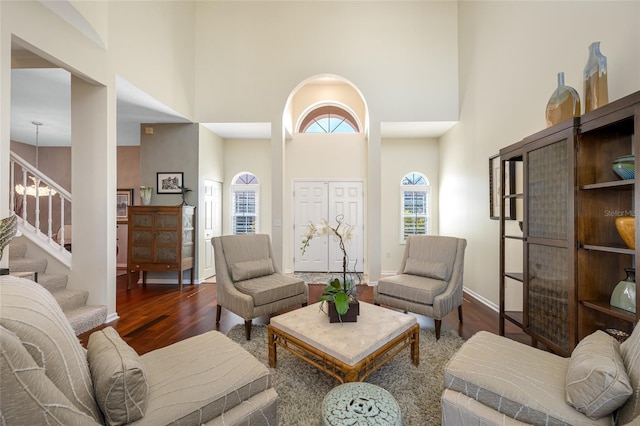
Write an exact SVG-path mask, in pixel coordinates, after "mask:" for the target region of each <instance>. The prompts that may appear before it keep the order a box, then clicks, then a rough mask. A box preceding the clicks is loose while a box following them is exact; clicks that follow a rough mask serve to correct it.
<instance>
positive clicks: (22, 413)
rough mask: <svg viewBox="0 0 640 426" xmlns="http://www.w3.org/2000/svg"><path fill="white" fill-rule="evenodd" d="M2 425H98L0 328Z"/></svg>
mask: <svg viewBox="0 0 640 426" xmlns="http://www.w3.org/2000/svg"><path fill="white" fill-rule="evenodd" d="M0 348H2V350H0V371H1V374H0V383H2V392H0V405H1V406H2V415H1V416H0V417H1V418H2V423H3V424H7V425H10V424H14V425H31V424H37V423H41V424H64V425H97V424H98V423H96V421H95V419H94V418H93V417H92V416H90V415H88V414H86V413H84V412H82V411H80V410H78V409H77V408H76V407H75V406H74V404H72V403H71V401H70V400H69V398H67V396H66V395H65V394H64V393H63V392H62V391H61V390H60V389H58V388H57V387H56V385H55V384H54V383H53V382H52V381H51V380H49V378H48V377H47V375H46V374H45V369H44V368H41V367H40V366H38V364H37V363H36V362H35V360H34V359H33V358H32V357H31V354H29V352H28V351H27V349H25V347H24V346H23V342H22V341H21V340H20V338H19V337H18V336H16V334H15V333H13V332H11V331H9V330H7V329H6V328H4V327H2V326H0Z"/></svg>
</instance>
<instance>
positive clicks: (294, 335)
mask: <svg viewBox="0 0 640 426" xmlns="http://www.w3.org/2000/svg"><path fill="white" fill-rule="evenodd" d="M268 336H269V366H270V367H272V368H276V366H277V362H278V355H277V347H278V346H280V347H282V348H284V349H286V350H288V351H289V352H291V353H293V354H294V355H296V356H297V357H299V358H301V359H302V360H304V361H306V362H308V363H309V364H311V365H313V366H315V367H317V368H318V369H320V370H321V371H324V372H325V373H327V374H329V375H331V376H333V377H335V378H336V379H338V380H339V381H340V383H345V382H360V381H363V380H364V379H366V378H367V377H368V376H369V375H370V374H371V373H373V372H374V371H376V370H377V369H378V368H380V367H381V366H382V365H384V364H385V363H387V362H388V361H389V360H390V359H391V358H393V357H394V356H396V355H397V354H398V353H400V352H401V351H402V350H403V349H405V348H407V347H410V348H411V359H412V361H413V364H414V365H415V366H418V364H419V363H420V354H419V348H420V340H419V339H420V326H419V325H418V323H417V321H416V318H415V317H413V316H411V315H407V314H404V313H402V312H398V311H394V310H391V309H387V308H381V307H379V306H376V305H373V304H370V303H365V302H360V316H359V317H358V321H357V322H349V323H329V317H328V316H327V314H325V313H324V312H322V311H320V304H318V303H315V304H313V305H308V306H306V307H304V308H301V309H296V310H294V311H290V312H287V313H285V314H282V315H278V316H275V317H273V318H271V320H270V324H269V327H268Z"/></svg>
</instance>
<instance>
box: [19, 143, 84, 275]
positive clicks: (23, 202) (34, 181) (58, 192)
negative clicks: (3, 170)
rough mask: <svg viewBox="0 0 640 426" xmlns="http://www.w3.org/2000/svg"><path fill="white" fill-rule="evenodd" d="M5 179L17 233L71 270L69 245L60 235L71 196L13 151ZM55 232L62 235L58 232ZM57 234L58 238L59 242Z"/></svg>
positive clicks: (69, 210)
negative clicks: (7, 177)
mask: <svg viewBox="0 0 640 426" xmlns="http://www.w3.org/2000/svg"><path fill="white" fill-rule="evenodd" d="M9 176H10V178H9V181H10V185H11V186H10V189H9V194H10V200H9V207H10V209H11V211H13V212H15V213H16V215H17V216H18V226H19V229H20V232H22V233H23V235H25V236H26V237H27V238H29V239H30V240H32V241H34V242H36V243H37V244H38V245H39V246H40V247H42V248H43V249H44V250H46V251H47V252H48V253H50V254H51V255H53V256H54V257H56V258H57V259H58V260H60V261H61V262H63V263H64V264H66V265H67V266H71V251H70V243H71V241H65V235H64V234H65V233H64V225H65V214H70V213H71V194H70V193H69V192H68V191H67V190H66V189H64V188H63V187H62V186H60V185H59V184H57V183H56V182H55V181H54V180H53V179H51V178H49V177H48V176H47V175H45V174H44V173H42V172H41V171H40V170H38V169H37V168H36V167H34V166H33V165H32V164H30V163H29V162H28V161H26V160H25V159H24V158H22V157H20V156H19V155H18V154H16V153H14V152H13V151H11V153H10V175H9ZM32 205H33V207H31V206H32ZM42 205H44V207H45V209H46V214H44V215H43V214H41V213H42V209H41V207H42ZM54 205H56V209H55V210H54ZM57 205H59V207H58V206H57ZM56 213H58V214H56ZM41 219H44V222H45V223H42V220H41ZM59 229H62V230H63V232H58V230H59ZM57 234H60V238H59V239H58V238H57Z"/></svg>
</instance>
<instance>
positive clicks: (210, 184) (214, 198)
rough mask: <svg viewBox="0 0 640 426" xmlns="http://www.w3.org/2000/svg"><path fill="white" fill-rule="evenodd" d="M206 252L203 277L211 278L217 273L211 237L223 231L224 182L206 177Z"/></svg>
mask: <svg viewBox="0 0 640 426" xmlns="http://www.w3.org/2000/svg"><path fill="white" fill-rule="evenodd" d="M203 187H204V197H203V201H204V226H203V227H202V228H203V233H204V241H205V244H204V254H203V256H201V261H202V262H203V265H204V269H203V278H209V277H211V276H213V275H214V274H215V272H216V271H215V262H214V258H213V246H212V245H211V238H213V237H217V236H219V235H221V231H222V184H221V183H220V182H215V181H213V180H211V179H204V185H203Z"/></svg>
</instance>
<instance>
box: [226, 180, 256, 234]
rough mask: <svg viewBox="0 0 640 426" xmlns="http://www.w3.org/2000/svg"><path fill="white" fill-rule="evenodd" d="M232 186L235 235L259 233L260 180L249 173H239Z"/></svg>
mask: <svg viewBox="0 0 640 426" xmlns="http://www.w3.org/2000/svg"><path fill="white" fill-rule="evenodd" d="M232 182H233V183H232V184H231V196H232V200H231V206H232V212H231V215H232V217H233V223H232V227H233V229H232V231H233V234H234V235H239V234H255V233H257V232H258V211H259V209H258V193H259V189H260V185H259V182H258V178H257V177H256V176H255V175H254V174H253V173H249V172H242V173H238V174H237V175H236V176H235V177H234V178H233V181H232Z"/></svg>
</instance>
